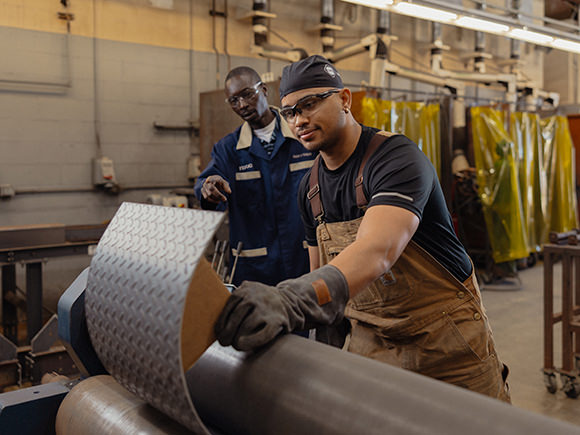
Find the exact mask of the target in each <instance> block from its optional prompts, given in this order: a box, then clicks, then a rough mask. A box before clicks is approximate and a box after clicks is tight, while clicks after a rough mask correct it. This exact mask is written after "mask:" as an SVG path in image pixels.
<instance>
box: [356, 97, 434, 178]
mask: <svg viewBox="0 0 580 435" xmlns="http://www.w3.org/2000/svg"><path fill="white" fill-rule="evenodd" d="M361 115H362V120H361V122H362V123H363V124H364V125H368V126H369V127H375V128H380V129H381V130H386V131H391V132H394V133H401V134H404V135H405V136H407V137H408V138H409V139H411V140H412V141H413V142H415V143H416V144H417V145H418V146H419V148H420V149H421V150H422V151H423V152H424V153H425V155H427V157H428V158H429V160H430V161H431V163H432V164H433V166H434V167H435V170H436V171H437V175H438V176H439V178H441V135H440V132H439V117H440V110H439V105H438V104H425V103H421V102H406V101H386V100H381V99H378V98H369V97H364V98H363V99H362V110H361Z"/></svg>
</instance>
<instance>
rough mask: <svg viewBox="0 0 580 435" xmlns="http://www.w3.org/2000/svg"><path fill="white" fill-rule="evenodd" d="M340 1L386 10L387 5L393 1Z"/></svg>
mask: <svg viewBox="0 0 580 435" xmlns="http://www.w3.org/2000/svg"><path fill="white" fill-rule="evenodd" d="M342 1H344V2H347V3H354V4H356V5H362V6H367V7H369V8H378V9H386V7H387V6H388V5H392V4H393V0H342Z"/></svg>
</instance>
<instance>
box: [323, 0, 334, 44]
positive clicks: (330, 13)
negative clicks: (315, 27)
mask: <svg viewBox="0 0 580 435" xmlns="http://www.w3.org/2000/svg"><path fill="white" fill-rule="evenodd" d="M320 7H321V15H320V23H321V24H322V26H321V28H320V39H321V41H322V53H323V54H326V53H328V52H332V50H333V49H334V43H335V39H334V30H333V29H332V27H331V26H328V24H330V25H332V24H334V0H321V2H320Z"/></svg>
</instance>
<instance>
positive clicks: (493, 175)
mask: <svg viewBox="0 0 580 435" xmlns="http://www.w3.org/2000/svg"><path fill="white" fill-rule="evenodd" d="M471 121H472V134H473V151H474V156H475V169H476V174H477V183H478V189H479V197H480V199H481V203H482V207H483V215H484V219H485V223H486V226H487V232H488V235H489V239H490V244H491V249H492V257H493V260H494V261H495V262H496V263H503V262H505V261H512V260H517V259H520V258H525V257H527V256H528V255H529V253H530V249H529V247H528V238H527V233H526V223H525V215H524V211H523V209H522V199H521V194H520V187H519V171H518V160H517V157H516V145H515V143H514V141H513V140H512V138H511V137H510V135H509V134H508V133H507V131H506V130H505V128H504V119H503V113H502V112H500V111H498V110H494V109H491V108H488V107H472V108H471Z"/></svg>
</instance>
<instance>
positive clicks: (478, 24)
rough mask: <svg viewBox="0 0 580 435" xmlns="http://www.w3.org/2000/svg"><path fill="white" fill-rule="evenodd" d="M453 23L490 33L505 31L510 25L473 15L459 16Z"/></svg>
mask: <svg viewBox="0 0 580 435" xmlns="http://www.w3.org/2000/svg"><path fill="white" fill-rule="evenodd" d="M454 24H456V25H457V26H460V27H465V28H467V29H472V30H478V31H480V32H491V33H505V32H507V31H508V30H509V29H510V27H509V26H506V25H505V24H500V23H494V22H493V21H488V20H482V19H480V18H473V17H461V18H459V19H458V20H456V21H455V23H454Z"/></svg>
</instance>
